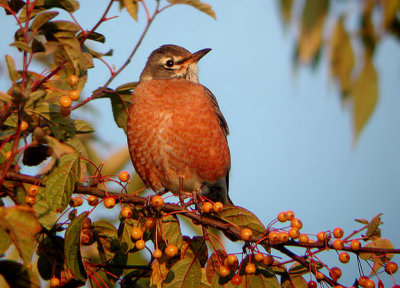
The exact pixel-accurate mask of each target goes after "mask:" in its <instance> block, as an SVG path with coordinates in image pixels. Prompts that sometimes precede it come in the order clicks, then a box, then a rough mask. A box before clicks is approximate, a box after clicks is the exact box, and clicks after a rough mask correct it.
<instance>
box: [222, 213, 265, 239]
mask: <svg viewBox="0 0 400 288" xmlns="http://www.w3.org/2000/svg"><path fill="white" fill-rule="evenodd" d="M218 216H220V217H221V218H222V219H224V220H225V221H227V222H229V223H232V224H234V225H236V226H238V227H240V228H241V229H243V228H249V229H251V230H252V231H253V235H254V236H256V237H261V236H263V235H264V234H265V227H264V225H263V224H262V223H261V221H260V220H259V219H258V218H257V216H256V215H254V214H253V213H251V212H250V211H249V210H246V209H244V208H242V207H239V206H225V207H224V209H223V210H222V212H220V213H218Z"/></svg>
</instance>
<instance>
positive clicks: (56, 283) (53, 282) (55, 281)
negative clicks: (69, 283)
mask: <svg viewBox="0 0 400 288" xmlns="http://www.w3.org/2000/svg"><path fill="white" fill-rule="evenodd" d="M58 286H60V279H58V278H57V277H53V278H51V279H50V287H58Z"/></svg>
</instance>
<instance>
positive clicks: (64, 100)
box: [60, 96, 72, 108]
mask: <svg viewBox="0 0 400 288" xmlns="http://www.w3.org/2000/svg"><path fill="white" fill-rule="evenodd" d="M71 104H72V100H71V98H70V97H68V96H63V97H61V99H60V105H61V107H64V108H68V107H70V106H71Z"/></svg>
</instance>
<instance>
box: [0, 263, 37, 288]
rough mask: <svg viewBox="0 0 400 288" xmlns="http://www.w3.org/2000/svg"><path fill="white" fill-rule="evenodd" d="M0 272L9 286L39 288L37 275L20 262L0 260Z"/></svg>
mask: <svg viewBox="0 0 400 288" xmlns="http://www.w3.org/2000/svg"><path fill="white" fill-rule="evenodd" d="M0 274H1V275H2V276H3V277H4V279H5V280H6V282H7V284H8V285H9V286H10V287H18V288H40V287H41V285H40V281H39V278H38V277H37V275H36V274H35V273H34V272H33V271H32V269H28V268H27V267H26V266H23V265H22V264H20V263H17V262H14V261H10V260H4V261H0Z"/></svg>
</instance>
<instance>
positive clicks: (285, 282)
mask: <svg viewBox="0 0 400 288" xmlns="http://www.w3.org/2000/svg"><path fill="white" fill-rule="evenodd" d="M308 273H310V272H308ZM282 278H283V277H282ZM281 282H282V285H281V286H278V287H281V288H292V287H296V288H308V283H307V281H306V280H305V279H304V278H303V277H301V276H298V275H296V276H292V275H291V276H290V278H289V277H285V279H281Z"/></svg>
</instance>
